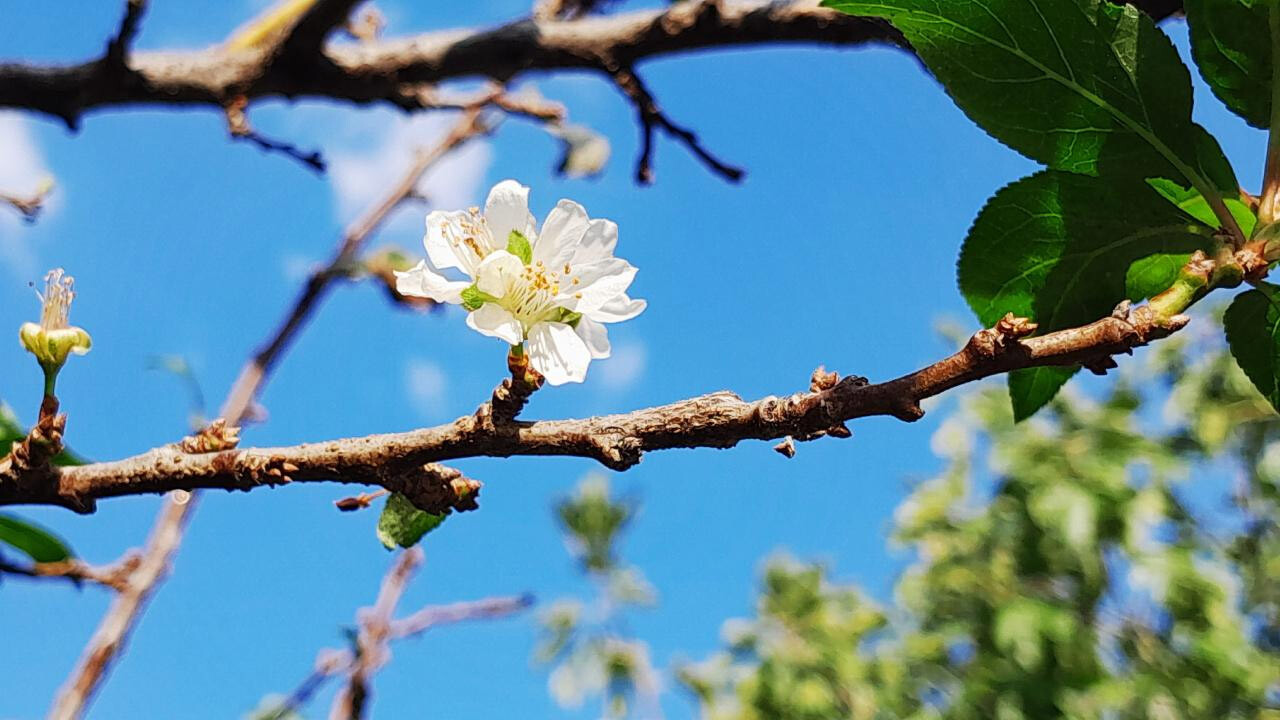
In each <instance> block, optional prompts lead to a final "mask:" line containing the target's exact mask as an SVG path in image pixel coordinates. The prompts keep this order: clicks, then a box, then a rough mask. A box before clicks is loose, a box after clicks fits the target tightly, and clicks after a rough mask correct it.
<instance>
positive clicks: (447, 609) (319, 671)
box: [268, 594, 534, 720]
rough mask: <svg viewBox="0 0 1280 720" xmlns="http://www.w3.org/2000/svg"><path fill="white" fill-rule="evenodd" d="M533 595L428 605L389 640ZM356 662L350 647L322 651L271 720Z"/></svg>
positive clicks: (515, 606) (396, 625) (502, 608)
mask: <svg viewBox="0 0 1280 720" xmlns="http://www.w3.org/2000/svg"><path fill="white" fill-rule="evenodd" d="M533 601H534V598H533V596H532V595H528V594H525V595H515V596H511V597H494V598H484V599H482V600H472V601H469V602H459V603H453V604H451V605H428V606H426V607H424V608H422V609H421V610H419V611H417V612H415V613H414V614H412V615H410V616H408V617H405V618H401V619H399V620H396V621H394V622H392V623H391V632H390V637H389V638H388V639H389V640H401V639H404V638H416V637H417V636H419V635H421V634H422V633H424V632H426V631H427V630H430V629H431V628H434V627H438V626H440V625H452V624H456V623H460V622H465V621H469V620H492V619H497V618H502V617H507V616H509V615H513V614H515V613H518V612H520V611H522V610H525V609H526V608H529V607H532V605H533ZM354 664H355V655H354V654H353V653H352V652H351V651H350V650H335V649H331V648H330V649H325V650H321V651H320V654H319V655H318V656H317V657H316V664H315V668H314V669H313V670H312V671H311V673H310V674H309V675H307V677H306V678H304V679H303V681H302V682H301V683H299V684H298V687H297V688H295V689H294V691H293V692H291V693H289V695H288V696H287V697H286V698H284V699H283V700H282V701H280V703H279V704H278V705H276V706H275V707H274V708H272V711H271V715H269V716H268V718H270V720H277V719H278V718H283V717H285V716H286V715H288V713H290V712H298V711H300V710H302V708H303V707H305V706H306V704H307V703H308V702H310V700H311V698H312V697H314V696H315V694H316V693H317V692H318V691H319V690H320V688H322V687H324V684H325V683H326V682H328V681H329V680H330V679H331V678H334V677H337V676H338V675H344V674H349V673H350V672H351V670H352V668H353V666H354Z"/></svg>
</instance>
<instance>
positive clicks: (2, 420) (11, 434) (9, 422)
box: [0, 401, 89, 467]
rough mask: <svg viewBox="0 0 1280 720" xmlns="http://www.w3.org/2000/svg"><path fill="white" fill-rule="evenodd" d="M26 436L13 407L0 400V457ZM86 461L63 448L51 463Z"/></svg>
mask: <svg viewBox="0 0 1280 720" xmlns="http://www.w3.org/2000/svg"><path fill="white" fill-rule="evenodd" d="M26 436H27V431H26V430H24V429H23V428H22V424H21V423H19V422H18V416H17V415H16V414H14V412H13V408H11V407H9V404H8V403H6V402H4V401H0V457H4V455H5V454H6V453H8V452H9V449H10V448H11V447H12V446H13V444H14V443H15V442H18V441H19V440H22V439H23V438H25V437H26ZM88 462H89V461H88V460H86V459H84V458H83V457H81V456H80V455H77V454H76V453H74V452H72V451H71V450H68V449H63V451H62V452H60V453H58V454H57V455H54V456H53V464H54V465H58V466H61V467H67V466H71V465H84V464H86V463H88Z"/></svg>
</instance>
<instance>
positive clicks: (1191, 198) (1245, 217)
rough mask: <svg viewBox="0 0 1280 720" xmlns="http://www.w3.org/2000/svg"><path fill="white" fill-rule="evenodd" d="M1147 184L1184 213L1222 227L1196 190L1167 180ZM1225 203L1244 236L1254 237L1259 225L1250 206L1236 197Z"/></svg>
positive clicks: (1151, 180)
mask: <svg viewBox="0 0 1280 720" xmlns="http://www.w3.org/2000/svg"><path fill="white" fill-rule="evenodd" d="M1147 184H1148V185H1150V186H1151V187H1152V188H1154V189H1155V191H1156V192H1158V193H1160V196H1161V197H1163V198H1165V199H1166V200H1168V201H1169V202H1171V203H1173V204H1174V205H1177V206H1178V207H1179V208H1180V209H1181V210H1182V211H1183V212H1185V213H1186V214H1188V215H1190V216H1191V217H1193V218H1195V219H1196V220H1199V221H1200V222H1202V223H1204V224H1206V225H1208V226H1210V227H1215V228H1217V227H1222V223H1220V222H1218V217H1217V216H1216V215H1214V214H1213V209H1212V208H1210V207H1209V202H1208V201H1207V200H1205V199H1204V196H1203V195H1201V194H1200V191H1198V190H1196V189H1195V188H1188V187H1183V186H1182V185H1179V184H1178V183H1176V182H1174V181H1173V180H1168V179H1165V178H1147ZM1223 202H1224V203H1226V205H1227V209H1228V210H1230V211H1231V215H1232V216H1233V217H1234V218H1235V219H1236V224H1238V225H1239V226H1240V231H1241V232H1243V233H1244V236H1245V237H1250V236H1252V235H1253V228H1254V226H1256V225H1257V224H1258V217H1257V216H1256V215H1254V214H1253V210H1251V209H1250V208H1249V205H1248V204H1246V203H1245V202H1244V201H1243V200H1240V199H1239V198H1234V197H1232V198H1226V199H1225V200H1223Z"/></svg>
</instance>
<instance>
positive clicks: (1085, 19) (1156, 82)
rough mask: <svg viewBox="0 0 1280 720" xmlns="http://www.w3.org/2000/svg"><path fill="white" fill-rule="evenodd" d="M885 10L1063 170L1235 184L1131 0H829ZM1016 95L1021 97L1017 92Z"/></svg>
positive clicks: (964, 96)
mask: <svg viewBox="0 0 1280 720" xmlns="http://www.w3.org/2000/svg"><path fill="white" fill-rule="evenodd" d="M823 4H825V5H827V6H829V7H834V8H836V9H839V10H842V11H844V12H847V13H851V14H855V15H863V16H874V17H881V18H886V19H888V20H889V21H890V22H891V23H893V25H894V26H895V27H897V28H898V29H899V30H901V31H902V33H903V35H905V36H906V38H907V40H909V41H910V42H911V45H912V47H914V48H915V50H916V52H917V54H918V55H919V56H920V58H921V59H922V60H923V61H924V62H925V64H926V65H928V67H929V69H930V70H931V71H932V72H933V74H934V75H935V76H936V77H937V78H938V80H939V82H941V83H942V85H943V86H944V87H945V88H946V90H947V92H948V93H949V94H950V95H951V97H952V99H954V100H955V102H956V104H957V105H959V106H960V109H961V110H963V111H964V112H965V114H967V115H968V116H969V117H970V118H971V119H972V120H973V121H974V122H976V123H977V124H978V125H979V126H981V127H982V128H983V129H984V130H986V131H987V132H988V133H990V134H991V135H992V136H993V137H995V138H996V139H998V140H1000V141H1001V142H1003V143H1005V144H1007V145H1009V147H1011V148H1013V149H1014V150H1017V151H1018V152H1020V153H1022V154H1024V155H1026V156H1027V157H1030V158H1032V159H1033V160H1037V161H1039V162H1042V163H1044V164H1046V165H1048V166H1049V167H1051V168H1054V169H1057V170H1067V171H1070V172H1075V173H1083V174H1087V175H1111V176H1123V177H1129V178H1134V177H1136V178H1146V177H1185V178H1186V179H1187V180H1188V181H1189V182H1190V183H1191V184H1192V185H1194V186H1196V187H1198V188H1200V189H1201V191H1202V192H1208V191H1211V190H1213V189H1215V188H1216V189H1220V190H1229V191H1230V192H1231V193H1235V192H1236V187H1235V186H1234V185H1228V183H1227V180H1228V175H1230V173H1229V172H1224V170H1223V168H1224V167H1227V164H1226V160H1225V158H1224V157H1222V155H1221V151H1220V150H1219V149H1218V148H1217V144H1216V142H1208V141H1207V140H1206V138H1207V139H1209V140H1211V139H1212V138H1208V134H1207V133H1205V132H1204V131H1203V129H1201V128H1199V127H1198V126H1197V125H1195V124H1194V123H1193V122H1192V121H1191V77H1190V74H1189V73H1188V72H1187V69H1186V66H1184V65H1183V64H1182V61H1181V60H1180V59H1179V57H1178V53H1177V50H1176V49H1175V48H1174V46H1173V43H1172V42H1170V40H1169V38H1168V37H1167V36H1166V35H1165V34H1164V33H1162V32H1161V31H1160V30H1159V29H1157V28H1156V26H1155V23H1154V22H1153V21H1152V20H1151V18H1150V17H1148V16H1146V15H1144V14H1143V13H1141V12H1139V11H1138V10H1136V9H1135V8H1133V7H1132V6H1128V5H1126V6H1124V7H1120V6H1116V5H1112V4H1111V3H1109V2H1103V1H1101V0H984V1H981V2H980V1H978V0H946V1H942V0H824V3H823ZM1014 98H1016V100H1014Z"/></svg>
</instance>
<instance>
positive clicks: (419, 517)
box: [378, 493, 445, 550]
mask: <svg viewBox="0 0 1280 720" xmlns="http://www.w3.org/2000/svg"><path fill="white" fill-rule="evenodd" d="M444 519H445V515H443V514H440V515H432V514H431V513H429V512H426V511H425V510H419V509H418V508H417V507H414V504H413V503H411V502H409V499H408V498H406V497H405V496H403V495H401V494H400V493H392V494H391V496H390V497H388V498H387V504H386V505H383V506H382V515H380V516H379V517H378V539H379V540H381V541H382V544H383V545H385V546H386V548H387V549H388V550H394V549H395V548H396V546H397V545H399V546H400V547H403V548H408V547H413V546H414V545H417V544H418V541H419V540H421V539H422V536H423V535H426V534H427V533H429V532H431V531H432V530H435V529H436V528H438V527H440V524H441V523H443V522H444Z"/></svg>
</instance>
